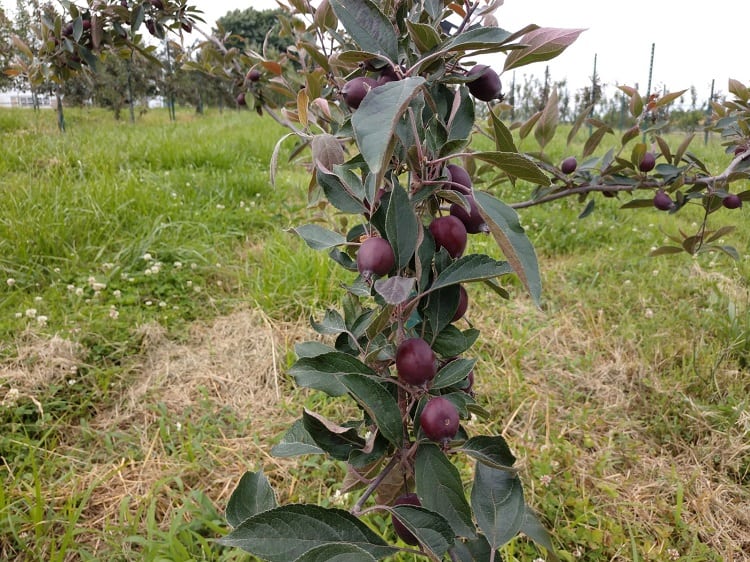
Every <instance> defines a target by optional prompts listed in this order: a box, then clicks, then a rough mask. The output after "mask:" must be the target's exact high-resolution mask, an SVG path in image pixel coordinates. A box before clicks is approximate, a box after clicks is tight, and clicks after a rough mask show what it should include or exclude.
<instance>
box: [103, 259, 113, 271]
mask: <svg viewBox="0 0 750 562" xmlns="http://www.w3.org/2000/svg"><path fill="white" fill-rule="evenodd" d="M114 267H115V264H113V263H111V262H108V261H107V262H104V263H103V264H102V269H103V270H104V271H109V270H110V269H113V268H114Z"/></svg>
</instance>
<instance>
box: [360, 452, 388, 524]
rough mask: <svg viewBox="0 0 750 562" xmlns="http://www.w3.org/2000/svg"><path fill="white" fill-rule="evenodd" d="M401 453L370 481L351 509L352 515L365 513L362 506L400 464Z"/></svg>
mask: <svg viewBox="0 0 750 562" xmlns="http://www.w3.org/2000/svg"><path fill="white" fill-rule="evenodd" d="M399 457H400V455H398V454H395V455H393V456H392V457H391V460H390V461H388V464H387V465H385V468H383V470H381V471H380V474H378V475H377V476H376V477H375V479H374V480H373V481H372V482H370V485H369V486H367V489H366V490H365V491H364V493H363V494H362V497H360V498H359V500H357V503H356V504H354V507H353V508H352V509H351V513H352V515H355V516H357V517H359V516H360V515H362V514H363V511H362V506H363V505H365V502H366V501H367V500H368V499H369V498H370V496H371V495H372V493H373V492H374V491H375V490H376V489H377V487H378V486H380V484H381V483H382V482H383V480H385V477H386V476H388V474H389V473H390V472H391V470H393V468H394V467H395V466H396V464H398V461H399Z"/></svg>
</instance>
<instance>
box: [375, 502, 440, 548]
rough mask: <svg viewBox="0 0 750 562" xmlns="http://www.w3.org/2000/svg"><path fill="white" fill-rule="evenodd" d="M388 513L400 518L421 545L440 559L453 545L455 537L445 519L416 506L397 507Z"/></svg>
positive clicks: (389, 509) (390, 509)
mask: <svg viewBox="0 0 750 562" xmlns="http://www.w3.org/2000/svg"><path fill="white" fill-rule="evenodd" d="M388 511H390V512H391V513H393V514H394V515H395V516H396V517H398V519H399V521H401V522H402V523H403V524H404V526H405V527H406V528H407V529H409V531H411V533H412V534H413V535H414V536H415V537H416V538H417V539H418V540H419V542H420V544H422V546H423V547H424V548H425V550H428V551H429V552H432V553H433V554H434V555H435V556H436V557H437V558H438V559H442V557H443V554H445V553H446V552H448V549H449V548H450V547H451V545H453V541H454V535H453V530H452V529H451V526H450V525H449V524H448V521H446V519H445V517H443V516H442V515H440V514H438V513H435V512H434V511H430V510H428V509H425V508H424V507H417V506H414V505H395V506H393V507H390V508H388Z"/></svg>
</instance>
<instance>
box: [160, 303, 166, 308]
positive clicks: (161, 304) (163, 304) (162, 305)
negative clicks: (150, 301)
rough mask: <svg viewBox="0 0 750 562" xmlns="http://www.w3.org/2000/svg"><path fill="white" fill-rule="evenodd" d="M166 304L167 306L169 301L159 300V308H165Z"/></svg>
mask: <svg viewBox="0 0 750 562" xmlns="http://www.w3.org/2000/svg"><path fill="white" fill-rule="evenodd" d="M165 306H167V303H165V302H164V301H159V308H164V307H165Z"/></svg>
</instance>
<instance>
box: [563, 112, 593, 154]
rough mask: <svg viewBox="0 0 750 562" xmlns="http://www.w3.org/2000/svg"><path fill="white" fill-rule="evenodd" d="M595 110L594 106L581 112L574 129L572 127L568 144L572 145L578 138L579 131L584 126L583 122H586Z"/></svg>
mask: <svg viewBox="0 0 750 562" xmlns="http://www.w3.org/2000/svg"><path fill="white" fill-rule="evenodd" d="M593 109H594V106H593V105H590V106H588V107H586V108H585V109H584V110H583V111H581V113H580V115H578V117H576V120H575V122H574V123H573V127H571V129H570V131H569V132H568V138H567V141H566V144H568V145H569V144H570V143H571V142H573V139H574V138H575V137H576V134H578V130H579V129H580V128H581V125H583V122H584V121H585V120H586V117H588V115H589V113H591V111H592V110H593Z"/></svg>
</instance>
